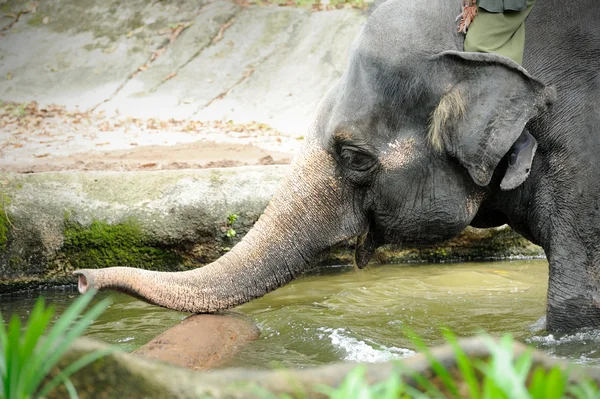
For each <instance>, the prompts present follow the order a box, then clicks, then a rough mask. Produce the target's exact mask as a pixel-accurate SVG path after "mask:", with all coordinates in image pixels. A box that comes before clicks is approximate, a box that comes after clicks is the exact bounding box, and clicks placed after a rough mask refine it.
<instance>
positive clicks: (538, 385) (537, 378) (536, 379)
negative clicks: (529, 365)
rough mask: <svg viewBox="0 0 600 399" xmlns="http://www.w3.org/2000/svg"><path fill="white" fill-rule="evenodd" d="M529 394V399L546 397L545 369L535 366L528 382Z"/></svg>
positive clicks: (544, 398) (543, 398)
mask: <svg viewBox="0 0 600 399" xmlns="http://www.w3.org/2000/svg"><path fill="white" fill-rule="evenodd" d="M529 395H530V396H531V399H546V370H544V369H543V368H541V367H538V368H536V369H535V370H534V371H533V373H532V375H531V381H530V383H529Z"/></svg>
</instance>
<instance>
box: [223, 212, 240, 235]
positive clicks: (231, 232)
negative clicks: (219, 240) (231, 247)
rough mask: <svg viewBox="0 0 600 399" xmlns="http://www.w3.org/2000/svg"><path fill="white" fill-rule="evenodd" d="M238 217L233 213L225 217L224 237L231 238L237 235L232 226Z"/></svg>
mask: <svg viewBox="0 0 600 399" xmlns="http://www.w3.org/2000/svg"><path fill="white" fill-rule="evenodd" d="M239 217H240V216H239V215H236V214H235V213H230V214H229V216H228V217H227V230H226V231H225V235H226V236H227V237H228V238H233V237H235V236H236V235H237V232H236V231H235V229H234V228H233V224H234V223H235V222H236V220H238V218H239Z"/></svg>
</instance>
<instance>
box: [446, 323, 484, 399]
mask: <svg viewBox="0 0 600 399" xmlns="http://www.w3.org/2000/svg"><path fill="white" fill-rule="evenodd" d="M442 334H443V335H444V338H445V339H446V342H448V344H449V345H450V347H451V348H452V351H453V352H454V356H455V357H456V364H457V365H458V369H459V370H460V374H461V376H462V378H463V379H464V380H465V382H466V383H467V387H468V389H469V395H470V398H471V399H479V398H480V397H481V396H480V394H479V392H480V390H481V388H480V386H479V381H478V380H477V376H476V375H475V367H474V366H473V362H472V361H471V360H470V359H469V358H468V357H467V355H466V354H465V352H464V351H463V350H462V348H461V347H460V345H459V344H458V339H457V338H456V335H454V334H453V333H452V332H451V331H450V330H448V329H444V330H443V331H442Z"/></svg>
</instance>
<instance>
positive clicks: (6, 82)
mask: <svg viewBox="0 0 600 399" xmlns="http://www.w3.org/2000/svg"><path fill="white" fill-rule="evenodd" d="M26 4H27V3H26V2H14V4H13V2H11V3H9V5H10V6H11V7H12V8H13V9H15V10H18V9H21V8H24V7H25V5H26ZM363 21H364V16H362V15H361V13H360V12H358V11H356V10H336V11H329V12H323V13H313V12H311V11H310V10H301V9H295V8H290V7H240V6H239V5H237V4H235V3H234V2H230V1H226V0H218V1H214V2H208V1H199V2H185V1H161V2H145V1H138V0H136V1H128V2H120V1H105V2H101V3H98V2H91V1H80V0H52V1H44V2H40V4H39V5H38V6H37V8H36V10H35V13H33V12H29V13H26V14H23V15H22V16H21V17H20V18H19V20H18V21H17V22H16V23H15V24H14V25H13V26H12V27H11V28H10V29H8V30H6V31H5V32H4V35H3V37H2V38H0V54H2V56H0V77H2V79H0V99H2V100H5V101H18V102H24V101H32V100H36V101H38V103H40V104H41V105H46V104H50V103H56V104H61V105H66V106H68V107H69V108H74V107H79V109H80V110H82V111H85V110H89V109H95V108H98V109H104V110H107V111H110V112H114V111H115V110H117V109H118V110H119V111H120V112H121V113H123V114H127V115H131V116H136V117H152V118H165V119H168V118H178V119H182V118H189V117H194V118H198V119H202V120H214V119H219V120H220V119H224V120H229V119H231V120H239V121H243V122H248V121H251V120H255V121H259V122H262V123H268V124H270V125H273V126H275V127H277V128H278V129H280V130H283V131H286V132H291V133H294V134H303V133H304V132H305V131H306V128H307V127H308V124H309V123H310V120H311V116H312V112H313V111H314V108H315V106H316V104H317V102H318V101H319V99H320V98H321V96H322V95H323V94H324V93H325V91H326V90H327V89H328V88H329V87H330V86H331V84H332V83H333V82H334V81H335V80H336V79H337V78H339V76H341V74H342V72H343V70H344V68H345V63H346V60H347V55H348V49H349V47H350V43H351V42H352V40H353V39H354V37H355V36H356V34H357V33H358V31H359V30H360V28H361V26H362V23H363ZM7 76H10V79H6V77H7Z"/></svg>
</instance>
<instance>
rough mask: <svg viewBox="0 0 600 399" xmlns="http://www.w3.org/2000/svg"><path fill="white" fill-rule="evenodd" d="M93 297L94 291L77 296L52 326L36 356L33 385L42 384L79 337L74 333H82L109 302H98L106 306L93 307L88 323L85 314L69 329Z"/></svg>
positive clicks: (33, 365)
mask: <svg viewBox="0 0 600 399" xmlns="http://www.w3.org/2000/svg"><path fill="white" fill-rule="evenodd" d="M88 292H89V291H88ZM92 297H93V293H92V294H89V295H88V293H86V294H85V295H82V296H80V297H79V298H77V299H76V300H75V301H74V302H73V303H72V304H71V306H69V308H68V309H67V310H66V311H65V312H64V313H63V314H62V316H61V317H60V318H59V319H58V321H57V322H56V324H55V325H54V326H53V327H52V329H51V330H50V332H49V333H48V335H47V336H46V339H45V340H44V341H43V343H42V346H41V348H40V349H39V351H38V357H37V358H36V361H35V363H33V364H32V367H34V368H35V370H36V371H37V373H36V374H35V375H34V376H33V378H32V381H31V382H30V384H31V385H32V386H36V387H37V386H39V385H40V384H41V382H42V380H43V379H44V377H45V376H46V375H47V374H48V373H49V372H50V370H52V368H53V367H54V366H55V365H56V363H57V362H58V360H59V359H60V357H61V356H62V355H63V354H64V352H65V351H66V350H67V348H68V347H69V345H70V344H71V343H72V341H73V340H75V338H77V336H78V335H75V336H74V334H73V333H74V332H75V333H78V334H79V335H81V334H82V333H83V331H84V330H85V329H86V328H87V327H88V325H89V322H90V320H91V319H93V318H94V317H96V316H97V314H99V313H101V312H102V311H103V310H104V308H105V304H107V302H106V300H104V301H102V302H100V303H99V304H98V305H100V304H102V306H104V307H103V308H102V309H100V308H99V307H98V305H96V306H95V307H94V308H93V309H92V310H94V313H93V314H92V315H91V317H89V314H90V313H88V317H87V321H88V323H86V317H85V316H84V318H82V319H81V320H80V322H79V323H77V324H75V325H74V326H73V327H72V328H71V329H70V330H69V327H71V326H72V325H73V323H74V322H75V321H76V320H77V318H78V317H79V315H80V314H81V313H82V311H83V310H84V309H85V307H86V306H87V304H88V303H89V302H90V301H91V300H92ZM106 306H107V305H106ZM92 310H90V312H92Z"/></svg>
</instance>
